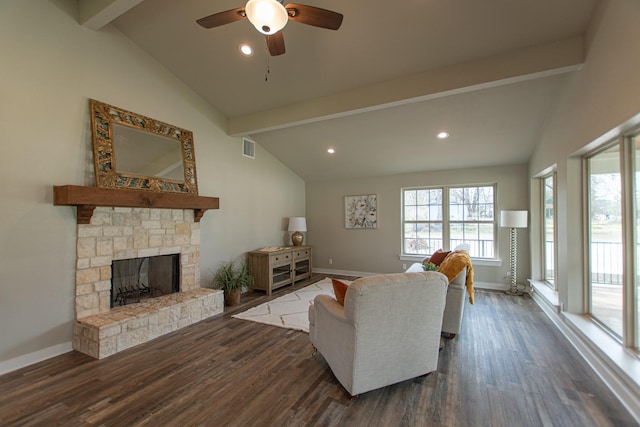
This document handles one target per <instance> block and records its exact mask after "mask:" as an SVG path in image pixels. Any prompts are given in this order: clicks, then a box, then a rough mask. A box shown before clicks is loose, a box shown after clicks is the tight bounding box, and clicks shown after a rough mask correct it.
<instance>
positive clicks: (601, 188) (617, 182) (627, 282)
mask: <svg viewBox="0 0 640 427" xmlns="http://www.w3.org/2000/svg"><path fill="white" fill-rule="evenodd" d="M629 143H630V141H629V140H625V141H621V142H620V143H618V144H615V145H613V146H611V147H609V148H607V149H606V150H604V151H601V152H598V153H596V154H593V155H591V156H589V157H588V158H587V161H586V164H587V173H588V180H587V185H588V203H589V204H588V226H589V228H588V232H589V246H588V248H589V272H590V274H589V276H588V279H589V292H588V295H589V312H590V314H591V316H592V317H593V318H595V319H596V320H597V321H599V322H600V323H601V324H602V325H604V326H605V327H606V328H607V329H609V330H610V331H611V332H613V333H614V334H615V335H617V336H618V337H620V338H623V336H624V327H625V295H624V290H625V287H627V286H632V285H633V283H634V282H635V280H634V278H633V277H627V276H626V275H625V274H624V271H625V265H627V264H628V263H634V262H635V260H633V258H632V256H630V255H629V254H630V253H632V252H633V247H634V243H633V242H626V243H625V241H624V236H625V230H630V229H632V228H635V224H634V223H635V222H636V220H635V219H634V220H633V221H630V220H629V218H627V217H626V215H625V214H624V211H623V206H624V205H625V204H626V203H631V205H633V204H635V203H634V200H626V201H625V196H624V194H625V186H626V185H631V186H634V187H636V185H635V184H634V183H633V181H634V180H633V179H631V178H630V177H631V176H634V175H635V173H634V171H631V170H630V169H629V168H628V167H626V166H623V165H626V164H633V162H631V163H629V162H628V160H630V159H629V157H630V154H626V153H632V152H634V151H635V147H630V146H629V145H628V144H629ZM635 192H637V190H634V192H632V193H630V194H633V193H635ZM636 216H637V215H636ZM631 318H633V317H631Z"/></svg>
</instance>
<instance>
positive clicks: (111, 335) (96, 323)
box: [73, 207, 224, 358]
mask: <svg viewBox="0 0 640 427" xmlns="http://www.w3.org/2000/svg"><path fill="white" fill-rule="evenodd" d="M167 254H180V292H178V293H175V294H171V295H165V296H161V297H158V298H153V299H150V300H147V301H144V302H141V303H137V304H128V305H126V306H123V307H114V308H113V309H112V308H111V307H110V298H111V295H110V294H111V263H112V261H113V260H120V259H129V258H141V257H148V256H155V255H167ZM75 307H76V323H75V326H74V336H73V348H74V349H75V350H78V351H80V352H82V353H85V354H88V355H90V356H92V357H96V358H103V357H106V356H110V355H112V354H115V353H117V352H119V351H122V350H125V349H127V348H130V347H132V346H135V345H138V344H141V343H144V342H146V341H149V340H151V339H153V338H156V337H159V336H161V335H163V334H166V333H169V332H172V331H175V330H177V329H179V328H182V327H185V326H188V325H191V324H193V323H196V322H199V321H200V320H203V319H206V318H208V317H210V316H213V315H216V314H219V313H222V311H223V308H224V302H223V294H222V291H219V290H212V289H206V288H201V287H200V224H199V223H198V222H195V220H194V212H193V210H192V209H155V208H117V207H116V208H111V207H97V208H95V210H94V211H93V216H92V218H91V221H90V223H89V224H78V240H77V263H76V298H75Z"/></svg>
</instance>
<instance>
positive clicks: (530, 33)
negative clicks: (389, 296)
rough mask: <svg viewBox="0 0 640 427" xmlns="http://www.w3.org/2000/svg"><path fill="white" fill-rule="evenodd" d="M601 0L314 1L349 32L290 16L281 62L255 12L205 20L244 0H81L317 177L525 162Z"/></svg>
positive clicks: (82, 12) (235, 121) (97, 25)
mask: <svg viewBox="0 0 640 427" xmlns="http://www.w3.org/2000/svg"><path fill="white" fill-rule="evenodd" d="M596 2H597V0H562V1H557V0H536V1H533V0H483V1H477V0H396V1H394V2H378V1H376V2H372V1H364V0H352V1H338V0H309V1H303V4H308V5H311V6H316V7H320V8H324V9H329V10H334V11H337V12H340V13H342V14H343V15H344V20H343V23H342V26H341V28H340V29H339V30H337V31H332V30H326V29H321V28H317V27H312V26H308V25H303V24H300V23H297V22H289V23H288V24H287V26H286V27H285V28H284V29H283V34H284V39H285V46H286V53H285V54H284V55H280V56H275V57H271V56H269V55H268V52H267V51H266V44H265V39H264V36H262V35H261V34H260V33H258V32H257V31H256V29H255V28H254V27H253V26H252V25H251V24H250V23H249V22H248V20H241V21H239V22H235V23H231V24H228V25H224V26H221V27H217V28H212V29H204V28H202V27H201V26H199V25H197V24H196V22H195V21H196V19H198V18H201V17H204V16H207V15H210V14H213V13H216V12H220V11H224V10H227V9H233V8H237V7H241V6H244V3H245V2H244V1H243V0H216V1H212V0H181V1H175V0H102V1H99V2H98V1H95V0H79V16H80V21H81V23H82V24H83V25H85V26H87V27H88V28H91V29H94V30H96V31H101V28H103V26H104V25H106V24H108V23H112V24H113V25H115V27H116V28H117V29H118V30H119V31H121V32H122V33H123V34H125V35H126V36H127V37H128V38H130V39H131V40H132V41H133V42H134V43H136V44H137V45H139V46H140V47H141V48H142V49H144V50H145V51H146V52H148V53H149V54H150V55H151V56H153V57H154V58H155V59H156V60H157V61H158V62H160V63H162V64H163V65H164V66H166V67H167V68H168V69H169V70H170V71H171V72H173V73H174V74H175V75H176V76H177V77H179V78H180V79H181V80H182V81H183V82H184V83H185V84H187V85H188V86H189V87H191V88H192V89H193V90H194V91H195V92H196V93H198V94H199V95H201V96H202V97H203V98H204V99H206V100H207V101H208V102H209V103H210V104H211V105H212V106H214V107H215V108H216V109H218V110H219V111H220V112H221V113H222V114H224V115H225V116H226V117H227V119H228V126H227V129H226V130H227V133H229V134H230V135H236V136H248V137H250V138H251V139H253V140H254V141H256V142H257V143H259V144H260V145H261V146H263V147H264V148H265V149H266V150H268V151H269V152H271V153H272V154H273V155H274V156H275V157H277V158H278V159H280V160H281V161H282V162H283V163H285V164H286V165H287V166H289V167H290V168H291V169H292V170H294V171H295V172H296V173H297V174H299V175H300V176H301V177H302V178H303V179H304V180H306V181H314V180H323V179H331V178H345V177H364V176H375V175H383V174H395V173H404V172H416V171H422V170H435V169H449V168H467V167H475V166H492V165H507V164H521V163H525V162H526V161H527V159H528V158H529V156H530V154H531V152H532V150H533V147H534V145H535V143H536V141H537V139H538V137H539V136H540V134H541V132H542V131H543V129H544V125H545V121H546V118H547V116H548V114H549V113H550V111H552V109H553V106H554V101H555V97H556V96H557V94H558V92H559V91H560V90H561V87H562V84H563V82H564V78H565V76H566V74H567V73H571V72H574V71H576V70H578V69H579V68H580V66H581V64H582V63H583V62H584V58H585V56H586V53H585V43H584V34H585V31H586V29H587V26H588V24H589V21H590V18H591V15H592V13H593V12H594V8H595V6H596ZM285 4H286V3H285ZM242 43H249V44H251V45H253V47H254V49H255V53H254V55H253V56H251V57H244V56H242V55H241V54H240V52H239V46H240V44H242ZM441 130H445V131H447V132H449V133H450V135H451V136H450V137H449V138H448V139H446V140H444V141H441V140H438V139H437V138H436V134H437V133H438V132H439V131H441ZM194 137H195V138H196V142H199V141H198V135H194ZM329 147H332V148H335V150H336V153H335V154H333V155H329V154H327V152H326V150H327V148H329Z"/></svg>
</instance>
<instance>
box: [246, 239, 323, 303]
mask: <svg viewBox="0 0 640 427" xmlns="http://www.w3.org/2000/svg"><path fill="white" fill-rule="evenodd" d="M249 271H250V273H251V275H252V276H253V281H254V283H253V288H254V289H259V290H262V291H266V292H267V295H271V291H272V290H274V289H277V288H280V287H282V286H286V285H292V284H294V283H295V282H297V281H299V280H303V279H309V278H310V277H311V246H284V247H273V248H263V249H259V250H257V251H252V252H249Z"/></svg>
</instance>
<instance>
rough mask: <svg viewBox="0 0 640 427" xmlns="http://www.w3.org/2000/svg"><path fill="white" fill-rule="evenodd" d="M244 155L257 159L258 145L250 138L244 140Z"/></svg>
mask: <svg viewBox="0 0 640 427" xmlns="http://www.w3.org/2000/svg"><path fill="white" fill-rule="evenodd" d="M242 155H243V156H245V157H249V158H251V159H255V158H256V143H255V142H253V141H252V140H250V139H249V138H242Z"/></svg>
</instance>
